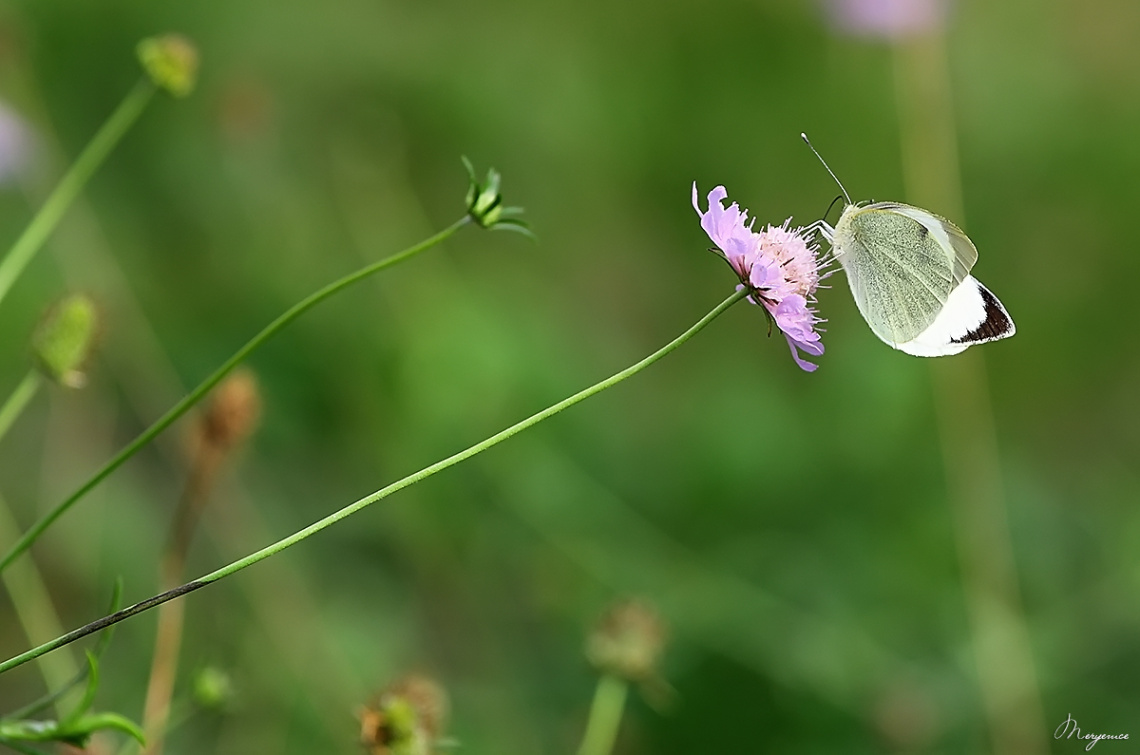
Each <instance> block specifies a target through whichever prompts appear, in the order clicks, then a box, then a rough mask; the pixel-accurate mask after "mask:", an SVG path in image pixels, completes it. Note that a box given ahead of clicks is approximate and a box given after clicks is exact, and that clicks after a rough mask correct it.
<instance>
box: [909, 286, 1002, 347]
mask: <svg viewBox="0 0 1140 755" xmlns="http://www.w3.org/2000/svg"><path fill="white" fill-rule="evenodd" d="M1015 332H1017V329H1016V328H1015V327H1014V325H1013V319H1012V318H1011V317H1010V316H1009V313H1008V312H1006V311H1005V307H1004V306H1002V303H1001V302H1000V301H999V300H998V298H997V297H996V296H994V295H993V293H992V292H991V291H990V290H989V289H988V288H986V287H985V286H983V285H982V284H981V282H980V281H979V280H978V279H977V278H975V277H974V276H972V275H967V276H966V279H965V280H964V281H962V283H961V284H960V285H959V286H958V287H957V288H955V289H954V290H953V291H951V292H950V296H949V297H948V298H947V299H946V305H945V306H944V307H943V308H942V311H941V312H939V313H938V317H936V318H934V322H933V323H932V324H931V325H930V327H929V328H927V329H926V330H924V331H923V332H922V333H919V334H918V336H917V337H915V338H914V339H913V340H911V341H907V342H905V343H900V344H898V347H897V348H898V349H899V350H900V351H904V352H906V353H907V354H913V355H914V356H917V357H941V356H947V355H949V354H957V353H958V352H960V351H965V350H966V348H967V347H969V346H973V345H974V344H977V343H987V342H988V341H996V340H998V339H999V338H1008V337H1009V336H1012V335H1013V334H1014V333H1015Z"/></svg>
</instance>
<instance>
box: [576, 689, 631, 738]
mask: <svg viewBox="0 0 1140 755" xmlns="http://www.w3.org/2000/svg"><path fill="white" fill-rule="evenodd" d="M628 692H629V685H628V684H627V683H626V682H625V680H624V679H619V678H617V677H616V676H613V675H611V674H603V675H602V677H601V678H600V679H598V688H597V689H596V690H595V691H594V702H593V704H592V705H591V706H590V720H589V721H588V722H587V723H586V734H585V735H584V736H583V737H582V746H581V747H579V748H578V755H610V752H611V751H613V749H614V740H616V739H617V733H618V726H619V725H620V724H621V714H622V710H623V709H624V708H625V698H626V695H627V693H628Z"/></svg>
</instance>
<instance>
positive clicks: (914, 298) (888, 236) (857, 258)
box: [803, 136, 1016, 357]
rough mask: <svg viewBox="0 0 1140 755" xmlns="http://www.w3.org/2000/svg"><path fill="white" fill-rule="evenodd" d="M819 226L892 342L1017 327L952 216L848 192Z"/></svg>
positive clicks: (944, 349) (927, 350)
mask: <svg viewBox="0 0 1140 755" xmlns="http://www.w3.org/2000/svg"><path fill="white" fill-rule="evenodd" d="M803 138H804V141H807V137H806V136H804V137H803ZM808 146H811V142H808ZM812 151H813V152H814V151H815V148H814V147H813V148H812ZM816 156H817V157H818V156H819V153H818V152H816ZM820 161H821V162H822V161H823V158H822V157H820ZM824 167H827V163H824ZM828 172H829V173H830V172H831V169H830V168H828ZM831 175H832V177H833V178H834V177H835V174H834V173H832V174H831ZM835 180H836V183H838V182H839V179H838V178H836V179H835ZM840 188H841V189H842V188H843V186H842V184H840ZM843 195H844V197H847V192H846V191H844V192H843ZM819 228H820V231H821V232H822V234H823V237H824V238H825V239H827V241H828V242H829V243H830V244H831V246H832V250H833V252H834V254H835V258H836V259H837V260H839V263H840V264H841V265H842V266H843V269H844V271H845V272H846V273H847V282H848V283H849V284H850V285H851V293H852V294H853V295H854V296H855V304H856V306H857V307H858V308H859V312H860V314H862V315H863V319H864V320H866V321H867V324H868V325H870V326H871V330H872V331H873V332H874V333H875V335H877V336H878V337H879V338H881V339H882V340H883V341H884V342H885V343H887V344H888V345H889V346H892V347H894V348H896V349H898V350H899V351H903V352H906V353H907V354H913V355H914V356H920V357H940V356H947V355H949V354H957V353H959V352H961V351H965V350H966V349H967V348H968V347H970V346H973V345H974V344H978V343H986V342H988V341H996V340H998V339H999V338H1007V337H1009V336H1012V335H1013V334H1014V332H1016V329H1015V328H1014V325H1013V320H1012V319H1011V318H1010V316H1009V313H1008V312H1006V311H1005V307H1003V306H1002V303H1001V302H1000V301H998V298H997V297H996V296H994V295H993V294H992V293H991V292H990V290H989V289H988V288H986V287H985V286H983V285H982V284H981V282H980V281H979V280H978V279H977V278H975V277H974V276H972V275H970V269H971V268H972V267H973V266H974V263H975V262H977V260H978V250H977V249H975V248H974V245H973V243H972V242H971V241H970V239H968V238H967V237H966V234H965V233H963V232H962V231H961V229H959V228H958V227H957V226H956V225H954V224H953V223H951V222H950V221H949V220H946V219H945V218H941V217H938V216H937V215H935V214H934V213H931V212H927V211H926V210H923V209H920V208H918V207H912V206H910V205H906V204H901V203H899V202H876V203H874V204H869V205H864V206H858V205H855V204H852V203H851V200H850V199H849V198H848V200H847V205H846V206H845V207H844V208H843V212H842V213H841V214H840V216H839V222H837V223H836V224H835V226H834V227H832V226H830V225H828V224H827V223H826V222H824V221H820V222H819Z"/></svg>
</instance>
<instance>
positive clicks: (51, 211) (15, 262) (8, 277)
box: [0, 76, 155, 300]
mask: <svg viewBox="0 0 1140 755" xmlns="http://www.w3.org/2000/svg"><path fill="white" fill-rule="evenodd" d="M154 92H155V86H154V84H153V83H151V80H150V79H149V78H147V77H145V76H144V77H143V78H142V79H141V80H140V81H139V83H137V84H135V87H134V89H132V90H131V91H130V92H129V93H127V96H126V98H125V99H123V101H122V102H121V103H120V104H119V107H118V108H116V109H115V112H113V113H111V117H110V118H108V119H107V122H106V123H104V124H103V126H102V127H101V128H100V129H99V130H98V131H96V132H95V136H93V137H92V138H91V141H90V142H88V144H87V146H86V147H84V148H83V151H82V152H81V153H80V154H79V157H78V158H76V160H75V162H74V163H73V164H72V166H71V168H70V169H69V170H68V171H67V173H65V174H64V176H63V178H62V179H61V180H60V182H59V184H58V185H57V186H56V187H55V190H54V191H52V193H51V196H49V197H48V198H47V201H46V202H44V204H43V206H42V207H40V210H39V212H37V213H36V216H35V217H34V218H32V222H31V223H29V224H28V227H27V228H25V229H24V232H23V233H22V234H21V235H20V238H18V239H16V243H14V244H13V245H12V248H11V249H9V250H8V254H7V255H5V257H4V260H3V261H0V300H2V299H3V298H4V297H5V296H6V295H7V294H8V290H9V289H10V288H12V284H13V283H15V282H16V279H17V278H19V277H20V273H22V272H23V271H24V268H25V267H27V266H28V263H29V262H31V261H32V258H33V257H35V256H36V252H38V251H39V250H40V247H42V246H43V244H44V241H46V240H47V237H48V236H50V235H51V232H52V231H53V230H54V229H55V226H56V224H57V223H59V221H60V218H62V217H63V215H64V213H65V212H66V211H67V208H68V207H69V206H70V205H71V203H72V201H73V200H74V199H75V197H76V196H78V195H79V192H80V191H81V190H82V189H83V186H84V185H85V184H86V183H87V181H88V180H90V178H91V176H93V175H94V174H95V171H96V170H98V168H99V166H100V165H102V163H103V161H104V160H106V159H107V155H109V154H110V153H111V150H112V149H114V148H115V145H116V144H118V143H119V140H120V139H122V138H123V135H124V134H126V133H127V130H128V129H130V127H131V126H132V125H133V124H134V122H135V121H136V120H138V117H139V116H140V115H142V112H143V110H145V109H146V105H147V103H148V102H150V98H151V97H153V96H154Z"/></svg>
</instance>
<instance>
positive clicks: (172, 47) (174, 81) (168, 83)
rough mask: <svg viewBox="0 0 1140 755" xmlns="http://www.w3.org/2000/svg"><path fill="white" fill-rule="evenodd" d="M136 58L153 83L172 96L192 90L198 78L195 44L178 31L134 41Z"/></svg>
mask: <svg viewBox="0 0 1140 755" xmlns="http://www.w3.org/2000/svg"><path fill="white" fill-rule="evenodd" d="M137 51H138V56H139V62H140V63H142V67H143V70H145V71H146V73H147V75H148V76H150V78H151V81H153V82H154V83H155V84H156V85H157V86H160V87H162V88H163V89H165V90H166V91H168V92H170V93H171V94H172V95H174V96H175V97H185V96H186V95H188V94H190V92H192V91H194V85H195V84H196V83H197V81H198V48H197V47H195V46H194V43H193V42H191V41H190V40H189V39H187V38H186V37H183V36H182V35H181V34H163V35H162V36H159V37H147V38H146V39H144V40H143V41H141V42H139V44H138V48H137Z"/></svg>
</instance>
